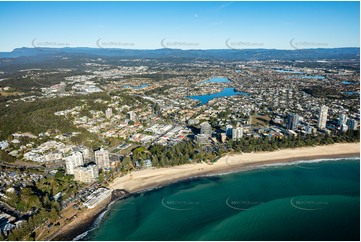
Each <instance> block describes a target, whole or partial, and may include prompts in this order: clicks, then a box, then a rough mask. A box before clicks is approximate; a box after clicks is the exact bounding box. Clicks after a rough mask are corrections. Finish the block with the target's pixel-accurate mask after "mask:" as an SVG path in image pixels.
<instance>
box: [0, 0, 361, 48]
mask: <svg viewBox="0 0 361 242" xmlns="http://www.w3.org/2000/svg"><path fill="white" fill-rule="evenodd" d="M359 11H360V3H359V2H0V29H1V36H2V37H1V38H0V51H11V50H13V49H14V48H18V47H34V46H35V47H66V46H68V47H102V48H106V47H118V48H133V49H158V48H163V47H169V48H181V49H226V48H267V49H273V48H275V49H294V48H307V47H309V48H323V47H326V48H333V47H359V46H360V38H359V36H360V13H359Z"/></svg>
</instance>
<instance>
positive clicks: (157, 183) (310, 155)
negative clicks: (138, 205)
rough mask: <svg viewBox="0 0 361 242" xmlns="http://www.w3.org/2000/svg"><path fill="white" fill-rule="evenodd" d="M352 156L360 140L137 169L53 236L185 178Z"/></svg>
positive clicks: (66, 234) (70, 233)
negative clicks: (109, 195)
mask: <svg viewBox="0 0 361 242" xmlns="http://www.w3.org/2000/svg"><path fill="white" fill-rule="evenodd" d="M353 157H358V158H359V157H360V143H339V144H333V145H325V146H313V147H303V148H296V149H284V150H277V151H271V152H257V153H235V154H231V155H225V156H223V157H221V158H220V159H219V160H217V161H216V162H214V163H213V164H206V163H197V164H186V165H181V166H175V167H168V168H158V169H146V170H140V171H134V172H131V173H130V174H127V175H125V176H122V177H118V178H116V179H115V180H114V181H113V182H112V183H111V184H110V185H109V188H110V189H111V190H112V191H113V195H112V198H111V199H110V201H109V202H107V203H106V204H104V205H103V206H98V207H96V208H93V209H91V210H86V211H85V212H84V213H82V214H80V215H79V217H78V218H77V219H75V220H74V221H72V222H71V223H70V224H67V225H64V227H62V228H60V230H59V232H58V233H57V235H55V236H52V237H51V238H50V240H54V239H55V240H72V239H74V238H75V237H76V236H78V235H80V234H83V233H84V232H86V231H88V230H89V229H90V228H91V227H92V225H93V224H94V222H95V220H96V219H97V218H98V217H99V215H100V214H101V213H103V212H104V211H106V210H107V209H108V206H109V204H111V203H113V202H114V201H117V200H121V199H124V198H127V197H128V196H132V195H134V194H136V193H139V192H144V191H147V190H153V189H157V188H160V187H163V186H167V185H170V184H173V183H177V182H181V181H184V180H189V179H197V178H200V177H204V176H210V175H221V174H225V173H226V174H228V173H237V172H243V171H248V170H252V169H257V168H259V167H264V166H268V165H278V164H279V165H287V164H295V162H297V161H311V160H320V159H342V158H353ZM120 189H124V190H126V191H128V192H129V195H128V196H125V197H117V196H114V192H116V191H118V190H120ZM84 214H85V215H84ZM82 215H84V216H85V217H86V218H88V219H86V220H84V216H82Z"/></svg>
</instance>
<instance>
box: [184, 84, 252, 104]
mask: <svg viewBox="0 0 361 242" xmlns="http://www.w3.org/2000/svg"><path fill="white" fill-rule="evenodd" d="M234 95H248V93H246V92H235V91H234V88H232V87H227V88H224V89H223V90H222V91H221V92H218V93H214V94H208V95H201V96H189V97H187V98H190V99H195V100H199V101H201V102H200V104H199V105H200V106H201V105H203V104H205V103H207V102H208V101H209V100H211V99H213V98H217V97H229V96H234Z"/></svg>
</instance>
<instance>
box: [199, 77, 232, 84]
mask: <svg viewBox="0 0 361 242" xmlns="http://www.w3.org/2000/svg"><path fill="white" fill-rule="evenodd" d="M222 82H225V83H227V82H230V80H228V79H227V78H224V77H216V78H212V79H209V80H206V81H203V82H201V83H199V84H203V83H222Z"/></svg>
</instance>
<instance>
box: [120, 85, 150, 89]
mask: <svg viewBox="0 0 361 242" xmlns="http://www.w3.org/2000/svg"><path fill="white" fill-rule="evenodd" d="M148 86H149V84H142V85H140V86H130V85H125V86H124V87H123V88H131V89H134V90H139V89H142V88H146V87H148Z"/></svg>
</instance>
